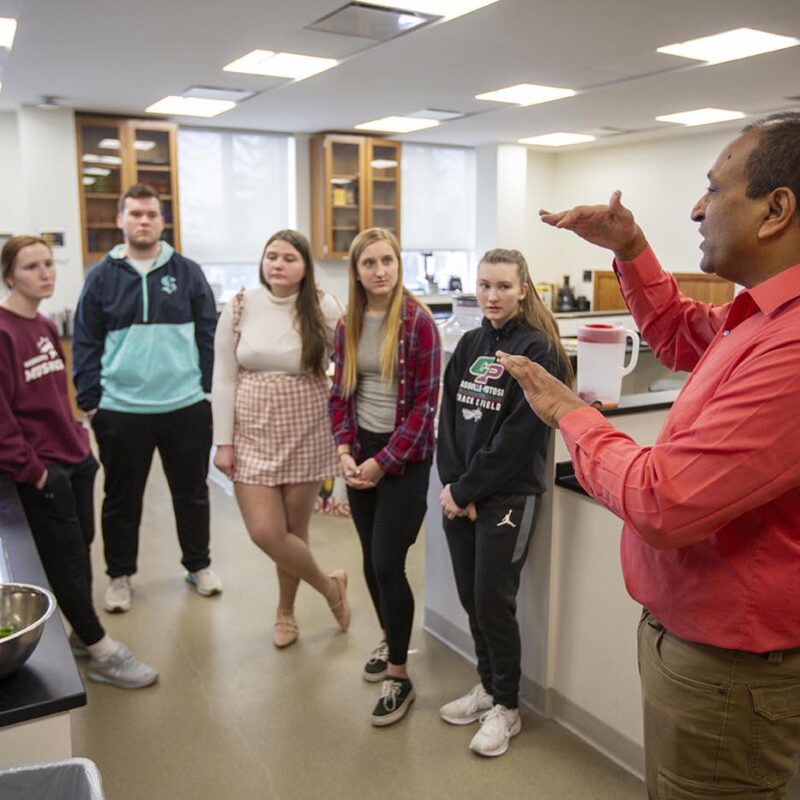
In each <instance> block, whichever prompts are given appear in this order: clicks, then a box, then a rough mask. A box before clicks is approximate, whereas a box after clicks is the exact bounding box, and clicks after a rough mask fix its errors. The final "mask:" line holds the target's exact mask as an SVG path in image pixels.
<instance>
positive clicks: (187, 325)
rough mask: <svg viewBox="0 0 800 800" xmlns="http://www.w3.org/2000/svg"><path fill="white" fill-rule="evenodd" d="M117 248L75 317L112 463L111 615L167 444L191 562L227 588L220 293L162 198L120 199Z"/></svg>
mask: <svg viewBox="0 0 800 800" xmlns="http://www.w3.org/2000/svg"><path fill="white" fill-rule="evenodd" d="M117 225H118V226H119V228H120V229H121V230H122V232H123V234H124V238H125V243H124V244H121V245H118V246H117V247H115V248H114V249H113V250H111V252H110V253H109V254H108V255H107V256H106V257H105V258H104V259H103V260H102V261H101V262H100V263H99V264H97V266H95V267H94V268H93V269H92V270H91V271H90V272H89V274H88V275H87V277H86V283H85V285H84V287H83V291H82V293H81V297H80V300H79V302H78V310H77V314H76V317H75V333H74V339H73V358H74V377H75V386H76V388H77V392H78V397H77V399H78V405H79V406H80V407H81V408H82V409H83V410H84V411H85V412H86V415H87V417H88V418H89V419H90V420H91V423H92V428H93V429H94V432H95V437H96V439H97V444H98V448H99V451H100V461H101V462H102V464H103V468H104V470H105V487H104V488H105V499H104V500H103V514H102V523H103V542H104V547H105V557H106V565H107V571H108V575H109V578H110V579H111V580H110V583H109V586H108V589H107V590H106V593H105V602H104V605H105V608H106V610H107V611H117V612H121V611H128V610H129V609H130V607H131V583H130V576H131V575H133V574H134V573H135V572H136V559H137V554H138V546H139V523H140V520H141V515H142V498H143V495H144V487H145V483H146V481H147V476H148V473H149V472H150V464H151V461H152V458H153V452H154V451H155V449H158V452H159V455H160V457H161V463H162V464H163V466H164V473H165V474H166V477H167V483H168V484H169V488H170V492H171V494H172V504H173V507H174V510H175V519H176V522H177V528H178V539H179V541H180V546H181V551H182V554H183V557H182V559H181V563H182V564H183V566H184V567H185V568H186V570H187V572H186V580H187V581H188V582H189V583H190V584H191V585H192V586H193V587H194V588H195V589H196V590H197V592H198V593H199V594H201V595H205V596H208V595H213V594H219V592H221V591H222V584H221V583H220V580H219V578H218V577H217V576H216V575H215V574H214V573H213V572H212V570H211V569H210V563H211V560H210V557H209V505H208V485H207V483H206V476H207V473H208V456H209V451H210V449H211V410H210V405H209V403H208V401H207V400H206V394H207V393H208V392H210V391H211V372H212V367H213V356H214V329H215V327H216V322H217V314H216V307H215V303H214V297H213V295H212V293H211V289H210V288H209V286H208V282H207V281H206V279H205V276H204V275H203V272H202V270H201V269H200V267H199V266H198V265H197V264H196V263H194V262H193V261H190V260H189V259H187V258H184V257H183V256H182V255H180V254H179V253H176V252H175V250H174V249H173V248H172V246H171V245H169V244H168V243H167V242H165V241H161V235H162V233H163V232H164V227H165V224H164V217H163V215H162V213H161V203H160V200H159V197H158V194H157V193H156V192H155V191H154V190H153V189H152V188H150V187H149V186H145V185H142V184H139V185H136V186H132V187H131V188H130V189H128V190H127V191H126V192H125V193H124V194H123V195H122V198H121V199H120V206H119V214H118V216H117Z"/></svg>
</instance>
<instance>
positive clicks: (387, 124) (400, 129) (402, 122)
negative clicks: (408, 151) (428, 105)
mask: <svg viewBox="0 0 800 800" xmlns="http://www.w3.org/2000/svg"><path fill="white" fill-rule="evenodd" d="M438 124H439V123H438V122H437V121H436V120H435V119H419V118H415V117H382V118H381V119H373V120H372V121H370V122H362V123H360V124H359V125H356V126H355V127H356V129H357V130H359V131H384V132H385V133H412V132H413V131H421V130H423V129H424V128H435V127H436V126H437V125H438Z"/></svg>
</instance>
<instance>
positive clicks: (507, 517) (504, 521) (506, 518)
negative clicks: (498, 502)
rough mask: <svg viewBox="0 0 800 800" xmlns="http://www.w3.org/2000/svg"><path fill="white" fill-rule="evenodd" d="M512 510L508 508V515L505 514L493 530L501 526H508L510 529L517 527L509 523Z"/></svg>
mask: <svg viewBox="0 0 800 800" xmlns="http://www.w3.org/2000/svg"><path fill="white" fill-rule="evenodd" d="M513 510H514V509H513V508H509V509H508V514H506V515H505V516H504V517H503V519H501V520H500V522H498V523H497V525H495V528H499V527H500V526H501V525H510V526H511V527H512V528H516V527H517V526H516V525H515V524H514V523H513V522H512V521H511V512H512V511H513Z"/></svg>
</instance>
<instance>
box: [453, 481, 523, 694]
mask: <svg viewBox="0 0 800 800" xmlns="http://www.w3.org/2000/svg"><path fill="white" fill-rule="evenodd" d="M536 500H537V498H536V496H535V495H528V496H525V495H495V496H494V497H492V498H490V499H489V500H488V501H485V502H483V503H480V504H479V506H478V509H477V510H478V519H477V521H476V522H471V521H470V520H469V518H468V517H456V518H455V519H446V518H444V530H445V534H446V536H447V544H448V546H449V548H450V558H451V559H452V562H453V572H454V573H455V579H456V588H457V589H458V597H459V599H460V600H461V605H462V606H463V607H464V610H465V611H466V612H467V615H468V617H469V627H470V631H471V632H472V638H473V640H474V642H475V655H476V656H477V657H478V674H479V675H480V678H481V683H482V684H483V688H484V689H486V691H487V692H488V693H489V694H490V695H492V697H493V698H494V702H495V703H500V704H502V705H504V706H505V707H506V708H517V706H518V704H519V679H520V658H521V653H520V639H519V625H518V624H517V590H518V589H519V580H520V572H521V571H522V565H523V564H524V563H525V557H526V555H527V553H528V545H529V543H530V538H531V533H532V532H533V527H534V524H535V522H536V519H535V517H536V513H535V512H536V505H537V503H536Z"/></svg>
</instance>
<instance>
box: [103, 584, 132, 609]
mask: <svg viewBox="0 0 800 800" xmlns="http://www.w3.org/2000/svg"><path fill="white" fill-rule="evenodd" d="M103 608H105V610H106V611H109V612H111V613H112V614H121V613H122V612H123V611H130V610H131V576H130V575H120V576H119V577H118V578H112V579H111V580H110V581H109V582H108V588H107V589H106V593H105V597H104V598H103Z"/></svg>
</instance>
